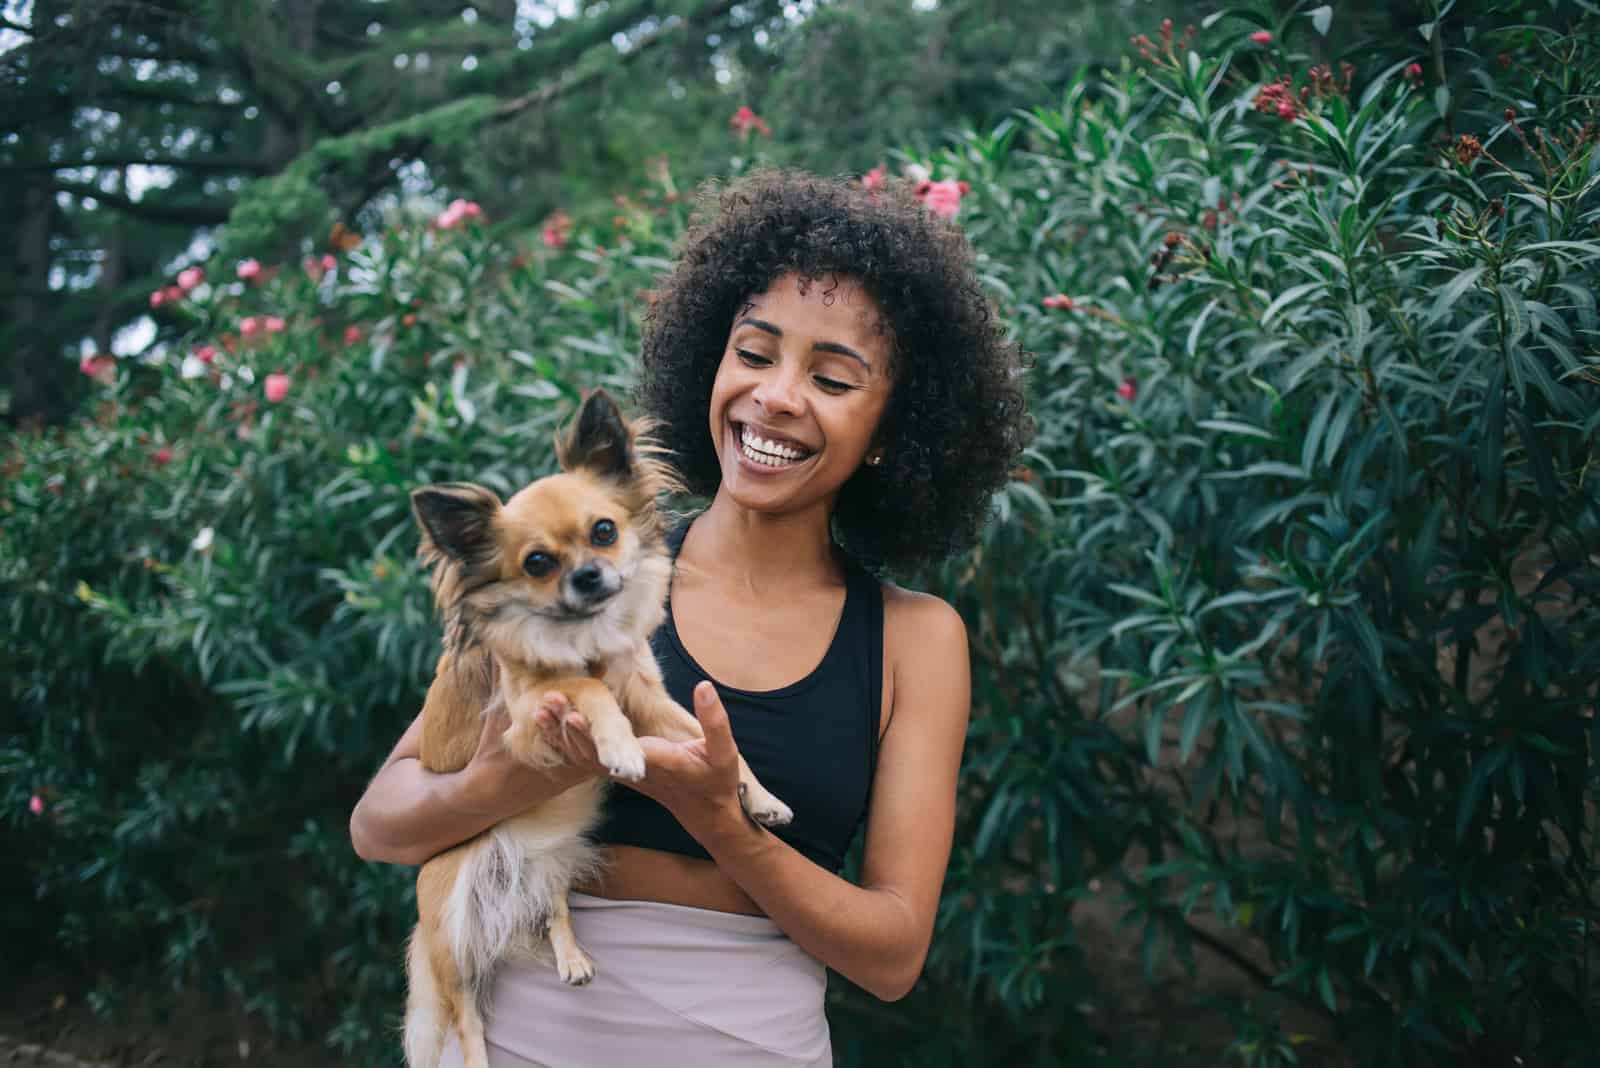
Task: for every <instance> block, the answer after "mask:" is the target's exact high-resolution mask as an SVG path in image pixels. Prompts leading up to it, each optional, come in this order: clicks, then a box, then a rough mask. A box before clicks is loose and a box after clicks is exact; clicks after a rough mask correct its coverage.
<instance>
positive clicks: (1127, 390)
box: [1117, 375, 1139, 404]
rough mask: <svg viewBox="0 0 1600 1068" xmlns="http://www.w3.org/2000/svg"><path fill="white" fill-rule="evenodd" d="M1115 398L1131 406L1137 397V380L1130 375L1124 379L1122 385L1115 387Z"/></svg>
mask: <svg viewBox="0 0 1600 1068" xmlns="http://www.w3.org/2000/svg"><path fill="white" fill-rule="evenodd" d="M1117 396H1119V397H1121V398H1122V399H1123V400H1125V401H1127V402H1128V403H1129V404H1132V403H1133V401H1134V399H1135V398H1136V397H1138V396H1139V380H1138V379H1137V378H1135V377H1133V376H1132V375H1129V376H1128V377H1127V378H1124V379H1123V380H1122V383H1121V384H1120V385H1118V386H1117Z"/></svg>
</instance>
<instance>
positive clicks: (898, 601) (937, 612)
mask: <svg viewBox="0 0 1600 1068" xmlns="http://www.w3.org/2000/svg"><path fill="white" fill-rule="evenodd" d="M881 588H882V590H883V636H884V642H885V645H886V646H887V647H888V648H887V649H886V651H890V650H892V651H893V652H894V654H895V655H896V657H897V658H898V657H901V656H907V657H911V658H912V659H914V660H915V659H921V658H923V657H928V658H932V659H936V658H938V657H941V656H948V655H950V654H951V652H952V651H953V650H954V649H956V648H960V649H961V650H962V651H963V652H964V651H965V649H966V645H967V625H966V623H965V622H964V621H963V620H962V618H961V614H960V613H959V612H957V611H956V610H955V609H954V608H952V607H950V604H949V602H948V601H945V600H944V599H943V598H941V597H936V596H934V595H933V594H931V593H921V592H919V591H917V590H908V589H905V588H904V587H901V586H896V585H895V584H894V583H892V582H885V583H882V584H881Z"/></svg>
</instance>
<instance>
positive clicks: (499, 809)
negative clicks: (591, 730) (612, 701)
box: [462, 694, 599, 820]
mask: <svg viewBox="0 0 1600 1068" xmlns="http://www.w3.org/2000/svg"><path fill="white" fill-rule="evenodd" d="M552 697H557V698H559V697H560V695H559V694H550V695H546V697H545V699H544V700H543V701H542V702H540V705H539V711H538V713H537V714H536V715H535V717H534V718H535V723H536V725H537V726H538V727H539V728H540V729H541V730H542V731H544V732H545V735H546V737H550V735H551V731H552V728H555V729H557V730H559V728H556V727H555V724H557V723H559V722H560V721H559V719H558V718H556V717H554V716H553V715H552V710H553V709H554V708H557V707H559V706H557V705H553V704H552V701H551V698H552ZM573 715H574V716H576V713H573ZM510 727H511V716H510V714H509V712H508V711H507V707H506V703H505V702H504V701H501V700H498V699H496V700H495V701H494V702H493V703H492V704H491V705H490V706H489V708H488V709H487V710H485V712H484V716H483V728H482V732H481V733H480V734H479V735H478V748H477V751H476V752H474V753H473V754H472V759H471V760H469V761H468V762H467V766H466V767H465V768H463V769H462V776H463V780H462V804H463V805H465V806H468V807H470V808H472V809H473V810H474V811H479V812H482V813H484V814H491V815H493V816H494V817H495V818H496V819H497V820H498V819H504V818H505V817H506V816H508V815H515V814H517V813H520V812H526V811H527V810H528V809H530V808H532V807H534V806H535V805H537V804H539V803H540V802H541V801H546V800H548V799H549V798H551V797H553V796H554V795H555V794H559V793H562V792H563V791H566V790H569V789H571V788H572V787H574V786H576V785H578V784H579V783H580V782H583V781H585V780H586V779H591V778H594V776H595V775H596V774H598V773H599V765H598V763H596V762H595V761H594V760H593V755H592V747H591V753H590V757H591V759H590V760H589V761H587V762H585V761H583V760H582V759H581V758H579V759H573V755H574V754H573V753H572V752H571V751H570V750H569V749H568V748H567V747H564V746H552V750H553V751H554V752H555V753H557V754H559V755H561V756H563V757H565V758H566V759H565V760H563V761H560V762H557V763H554V764H551V765H548V766H542V767H533V766H531V765H528V764H525V763H523V762H522V761H520V760H518V759H517V758H516V757H514V756H513V755H512V754H511V752H510V750H508V749H507V748H506V744H505V733H506V731H507V730H508V729H510Z"/></svg>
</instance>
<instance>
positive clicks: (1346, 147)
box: [928, 5, 1600, 1065]
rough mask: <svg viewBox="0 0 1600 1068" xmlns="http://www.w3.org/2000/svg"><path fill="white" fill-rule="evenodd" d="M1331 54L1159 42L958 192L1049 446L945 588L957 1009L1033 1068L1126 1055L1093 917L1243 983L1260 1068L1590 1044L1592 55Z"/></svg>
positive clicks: (1329, 12)
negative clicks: (1105, 1033)
mask: <svg viewBox="0 0 1600 1068" xmlns="http://www.w3.org/2000/svg"><path fill="white" fill-rule="evenodd" d="M1339 10H1342V9H1339V8H1337V7H1334V8H1328V7H1324V8H1319V9H1314V10H1303V9H1296V10H1295V11H1294V12H1293V13H1291V14H1288V15H1284V16H1282V17H1281V18H1278V19H1277V20H1275V21H1269V20H1266V19H1262V18H1259V17H1256V16H1253V15H1248V14H1236V15H1232V16H1226V17H1222V18H1220V19H1214V20H1211V21H1210V22H1208V23H1207V24H1206V25H1205V26H1204V27H1201V28H1192V29H1189V30H1187V31H1186V30H1185V29H1183V28H1175V27H1172V26H1171V25H1170V24H1168V25H1167V26H1165V27H1163V28H1162V29H1160V30H1153V31H1152V32H1151V33H1150V34H1149V35H1145V36H1142V37H1141V38H1138V39H1136V40H1135V41H1134V51H1135V53H1136V54H1137V55H1138V58H1137V59H1131V60H1130V62H1129V64H1128V65H1126V66H1125V67H1124V68H1123V69H1121V70H1120V71H1115V72H1108V73H1106V74H1105V75H1104V76H1101V77H1085V78H1083V79H1081V80H1080V81H1078V82H1077V83H1075V84H1074V85H1073V86H1072V87H1071V89H1070V90H1069V91H1068V92H1067V93H1066V95H1065V98H1064V100H1063V101H1062V103H1061V104H1060V106H1058V107H1051V108H1038V109H1035V110H1033V111H1032V112H1029V113H1027V114H1021V115H1018V116H1016V117H1015V118H1014V120H1012V121H1009V122H1007V123H1005V124H1003V125H1002V126H1001V127H999V128H998V129H996V130H994V131H992V132H991V133H990V134H988V135H984V136H978V135H971V136H968V137H967V138H965V139H964V140H963V141H961V142H960V143H959V144H957V145H956V146H954V147H952V148H951V149H950V150H949V151H947V152H946V153H944V154H943V155H942V156H941V157H939V158H938V159H936V160H933V161H928V163H929V165H930V166H931V168H932V171H933V173H934V174H935V175H938V174H960V175H961V176H962V177H963V178H965V179H966V180H967V181H969V183H970V184H971V187H972V191H973V192H972V196H971V198H970V202H963V205H962V208H963V214H964V218H965V219H966V223H967V226H968V228H969V230H970V232H971V233H972V234H973V236H974V239H975V241H976V242H977V243H978V245H979V246H980V247H981V248H982V249H983V251H984V253H985V256H986V258H987V263H988V269H989V270H990V271H991V272H992V276H993V277H992V284H993V286H994V288H995V290H996V291H997V292H1001V293H1005V294H1008V295H1010V297H1011V308H1012V314H1013V319H1012V322H1013V325H1014V327H1015V329H1016V330H1017V331H1018V332H1019V334H1020V335H1021V337H1022V339H1023V341H1024V343H1025V345H1026V346H1027V347H1028V348H1029V349H1030V350H1031V351H1033V352H1034V353H1035V354H1036V364H1035V367H1034V371H1033V386H1034V393H1033V396H1034V403H1035V417H1036V419H1037V421H1038V424H1039V427H1040V432H1039V435H1038V439H1037V441H1036V443H1035V449H1034V452H1033V454H1032V455H1031V458H1030V460H1029V463H1028V466H1027V470H1026V471H1025V472H1022V473H1021V475H1022V481H1021V482H1020V483H1019V484H1018V485H1017V486H1015V487H1014V490H1015V492H1013V493H1012V494H1010V495H1008V497H1007V498H1006V499H1004V500H1002V502H1001V504H1002V506H1003V508H1002V511H1001V514H1000V517H999V521H998V522H996V523H994V524H993V525H992V527H991V529H990V530H989V532H988V535H987V537H986V539H985V542H984V544H983V546H982V551H981V553H980V554H977V555H976V556H975V557H974V559H972V560H970V561H963V562H960V563H957V564H956V565H954V566H953V567H951V568H950V569H948V570H947V571H946V572H945V574H944V575H943V576H942V578H943V588H944V589H945V591H946V592H947V593H949V594H950V595H952V596H954V597H955V598H956V601H957V603H958V604H959V605H960V607H961V608H962V610H963V613H964V615H965V616H966V618H967V619H968V620H969V621H971V623H972V638H973V651H974V655H975V658H976V662H977V664H978V665H979V671H978V674H977V679H978V683H977V686H978V691H977V694H976V699H977V707H976V719H975V722H974V726H973V730H972V735H971V738H970V741H969V747H968V751H967V754H966V762H967V763H966V770H967V775H966V778H965V780H964V783H965V788H966V790H967V791H968V793H967V795H966V796H965V797H964V803H963V809H962V823H961V830H960V832H959V834H958V842H957V849H956V855H955V860H954V863H953V867H952V871H951V875H950V880H949V883H948V885H947V887H946V893H945V895H944V898H943V904H942V909H943V912H942V917H941V920H942V923H941V930H940V937H939V940H938V943H937V946H936V950H935V956H934V961H935V963H934V973H935V974H936V975H937V976H939V977H941V978H942V979H945V980H947V981H952V982H953V981H955V980H956V979H958V978H960V979H965V980H966V981H967V982H969V983H971V984H972V989H974V990H976V991H979V992H981V996H980V1001H983V1002H988V1003H992V1004H995V1005H999V1006H1003V1007H1005V1008H1006V1009H1008V1010H1010V1011H1012V1012H1013V1013H1015V1016H1014V1017H1013V1018H1012V1022H1011V1024H1010V1027H1011V1033H1012V1034H1017V1033H1020V1034H1021V1035H1023V1036H1024V1037H1023V1038H1022V1039H1019V1040H1017V1046H1018V1050H1019V1051H1020V1052H1021V1055H1022V1056H1023V1057H1024V1058H1030V1057H1031V1058H1036V1059H1037V1062H1038V1063H1058V1060H1057V1058H1060V1057H1061V1056H1062V1049H1063V1047H1062V1045H1061V1044H1060V1041H1059V1040H1058V1038H1059V1036H1060V1035H1062V1034H1064V1033H1071V1032H1072V1031H1074V1030H1076V1031H1077V1032H1079V1033H1082V1032H1084V1031H1085V1029H1086V1028H1087V1030H1088V1031H1089V1034H1088V1035H1087V1036H1085V1037H1086V1040H1087V1041H1094V1040H1095V1038H1096V1036H1095V1035H1094V1033H1093V1030H1094V1029H1093V1028H1092V1027H1090V1026H1089V1023H1088V1021H1089V1019H1091V1018H1092V1014H1089V1015H1088V1016H1086V1017H1085V1018H1084V1019H1082V1020H1080V1019H1078V1017H1077V1011H1078V1009H1079V1008H1081V1007H1083V1006H1085V1005H1088V1006H1090V1007H1092V1006H1093V1004H1094V982H1095V976H1096V973H1097V970H1098V962H1097V959H1096V950H1097V949H1099V948H1101V947H1097V946H1086V945H1084V944H1083V943H1082V942H1081V941H1080V940H1079V937H1078V934H1079V925H1078V924H1077V923H1075V920H1074V915H1075V912H1078V911H1079V910H1080V906H1081V902H1082V901H1083V899H1084V898H1086V897H1089V896H1091V895H1090V894H1089V893H1088V892H1087V889H1086V888H1087V887H1089V886H1090V885H1102V886H1103V887H1104V890H1103V893H1104V894H1110V895H1112V897H1113V899H1114V901H1115V903H1116V906H1117V908H1118V910H1119V912H1120V913H1121V916H1122V919H1123V921H1124V922H1125V923H1126V924H1127V926H1128V929H1129V931H1130V937H1133V938H1136V939H1137V940H1138V945H1139V947H1140V951H1141V953H1142V956H1143V959H1144V962H1145V966H1146V967H1147V968H1149V969H1151V970H1152V972H1153V971H1154V970H1155V969H1156V967H1157V964H1158V962H1159V961H1160V960H1161V958H1162V957H1163V956H1164V955H1165V954H1168V953H1175V954H1177V956H1178V957H1179V958H1180V959H1181V960H1184V961H1188V960H1191V959H1192V957H1193V955H1194V954H1195V953H1196V952H1198V953H1201V954H1208V955H1212V954H1217V953H1221V954H1223V955H1224V958H1223V959H1224V964H1225V965H1227V966H1231V964H1229V963H1228V962H1230V961H1231V962H1233V963H1237V964H1239V965H1240V967H1241V968H1242V969H1243V970H1244V972H1245V973H1247V974H1248V975H1250V976H1251V977H1252V978H1253V980H1254V981H1256V982H1258V984H1259V987H1260V995H1261V996H1260V997H1259V998H1253V999H1247V1000H1246V1001H1245V1002H1244V1003H1242V1004H1241V1003H1236V1004H1234V1005H1231V1006H1227V1007H1226V1008H1227V1009H1228V1011H1229V1012H1231V1014H1232V1016H1233V1017H1234V1018H1235V1019H1236V1020H1237V1021H1238V1024H1239V1030H1238V1031H1237V1032H1236V1034H1235V1038H1234V1041H1233V1042H1232V1044H1231V1046H1230V1047H1229V1048H1228V1050H1227V1051H1226V1053H1227V1056H1228V1058H1229V1059H1230V1060H1237V1062H1240V1063H1249V1064H1257V1065H1265V1064H1284V1063H1295V1062H1296V1061H1297V1060H1314V1061H1316V1062H1318V1063H1325V1062H1328V1061H1333V1062H1338V1063H1343V1062H1344V1061H1345V1059H1346V1058H1348V1059H1349V1061H1350V1062H1352V1063H1357V1064H1362V1065H1378V1064H1451V1063H1457V1062H1460V1061H1461V1060H1462V1059H1463V1058H1467V1059H1468V1063H1483V1064H1511V1063H1523V1064H1570V1063H1577V1062H1578V1060H1579V1058H1581V1057H1583V1056H1587V1055H1589V1051H1590V1044H1591V1041H1592V1036H1593V1035H1594V1034H1595V1033H1596V1031H1597V1027H1596V1025H1597V1020H1600V1016H1597V1008H1600V1006H1597V991H1596V988H1595V985H1594V981H1593V980H1592V979H1591V975H1592V968H1593V960H1594V954H1595V949H1596V942H1595V922H1596V918H1597V914H1596V908H1595V906H1596V897H1595V878H1596V868H1595V854H1594V845H1595V843H1594V835H1595V832H1596V820H1595V803H1594V797H1595V794H1594V787H1595V764H1594V744H1595V724H1596V718H1595V716H1596V708H1597V704H1600V699H1597V698H1600V607H1597V604H1596V595H1597V593H1600V569H1597V567H1596V565H1597V563H1600V482H1597V480H1596V477H1595V476H1596V469H1595V465H1596V462H1597V460H1600V434H1597V431H1600V384H1597V383H1600V373H1597V372H1600V321H1597V317H1596V307H1595V302H1596V294H1597V293H1600V147H1597V134H1596V130H1597V119H1600V114H1597V110H1600V102H1597V91H1600V47H1597V42H1600V32H1597V31H1600V23H1597V21H1596V18H1595V15H1594V12H1593V11H1592V9H1587V8H1580V7H1578V6H1575V5H1549V6H1548V7H1547V6H1544V5H1537V6H1529V5H1515V6H1508V7H1506V8H1505V9H1504V10H1500V9H1499V7H1498V6H1490V7H1488V8H1487V9H1480V10H1479V11H1477V12H1475V13H1474V14H1473V15H1471V16H1470V19H1469V16H1467V15H1464V14H1461V13H1459V12H1458V13H1456V14H1455V15H1451V14H1445V15H1444V16H1442V17H1441V16H1439V15H1438V13H1437V12H1434V13H1433V14H1432V15H1431V16H1430V15H1429V14H1428V13H1427V11H1426V10H1424V12H1423V13H1422V14H1420V15H1419V16H1418V17H1417V18H1416V19H1415V20H1414V21H1413V22H1412V23H1411V24H1410V25H1407V26H1404V27H1402V28H1403V29H1404V30H1405V35H1404V37H1395V38H1387V37H1385V38H1374V37H1368V36H1366V35H1364V34H1363V32H1362V30H1361V27H1360V26H1344V27H1340V26H1339V25H1338V24H1337V21H1336V20H1337V19H1338V18H1340V17H1343V16H1340V15H1336V11H1339ZM1341 34H1342V36H1341ZM1340 40H1342V41H1343V42H1345V47H1344V49H1343V50H1342V51H1340V50H1339V49H1338V48H1337V47H1336V45H1335V44H1334V42H1335V41H1340ZM969 209H970V210H969ZM1214 959H1215V958H1214ZM1203 993H1204V991H1203V990H1196V991H1194V992H1193V995H1192V997H1195V998H1197V997H1199V996H1201V995H1203ZM1287 1002H1297V1003H1299V1005H1300V1006H1301V1007H1303V1008H1304V1009H1305V1010H1306V1012H1307V1014H1309V1015H1311V1016H1312V1017H1313V1018H1315V1017H1320V1018H1321V1026H1313V1027H1310V1028H1300V1029H1298V1033H1297V1030H1296V1029H1295V1028H1292V1027H1290V1026H1289V1025H1288V1023H1287V1018H1286V1017H1284V1016H1283V1015H1282V1013H1281V1011H1280V1010H1281V1008H1282V1006H1283V1005H1284V1004H1285V1003H1287ZM1064 1017H1065V1018H1066V1019H1065V1020H1064V1019H1063V1018H1064ZM1041 1020H1048V1024H1044V1023H1041ZM1003 1027H1004V1025H1003V1024H998V1023H995V1022H993V1021H992V1020H991V1021H990V1022H988V1023H986V1024H981V1025H979V1026H978V1028H977V1030H976V1031H975V1033H973V1034H972V1036H971V1041H972V1046H971V1047H970V1048H972V1049H974V1050H976V1049H981V1048H983V1045H984V1043H986V1042H987V1043H990V1044H992V1043H994V1041H995V1039H994V1037H993V1036H994V1035H995V1034H997V1033H1005V1031H1004V1030H1003Z"/></svg>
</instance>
